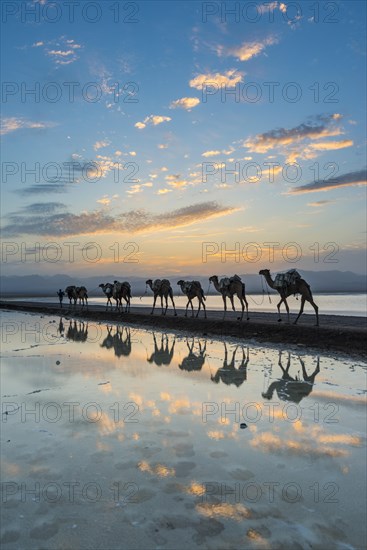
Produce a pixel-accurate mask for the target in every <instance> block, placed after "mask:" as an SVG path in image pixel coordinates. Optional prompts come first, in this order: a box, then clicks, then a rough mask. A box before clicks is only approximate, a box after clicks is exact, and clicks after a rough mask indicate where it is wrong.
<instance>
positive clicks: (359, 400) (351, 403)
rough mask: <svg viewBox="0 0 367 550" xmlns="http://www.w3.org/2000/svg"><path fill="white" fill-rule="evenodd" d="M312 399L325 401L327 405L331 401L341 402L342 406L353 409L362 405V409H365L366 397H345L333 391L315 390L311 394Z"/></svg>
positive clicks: (345, 395)
mask: <svg viewBox="0 0 367 550" xmlns="http://www.w3.org/2000/svg"><path fill="white" fill-rule="evenodd" d="M312 397H314V398H317V399H319V400H325V401H327V402H328V403H331V402H333V401H341V402H342V404H343V405H344V406H346V407H355V406H358V405H363V407H365V406H366V404H367V398H366V396H359V395H347V394H343V393H337V392H334V391H320V390H315V391H314V392H313V393H312Z"/></svg>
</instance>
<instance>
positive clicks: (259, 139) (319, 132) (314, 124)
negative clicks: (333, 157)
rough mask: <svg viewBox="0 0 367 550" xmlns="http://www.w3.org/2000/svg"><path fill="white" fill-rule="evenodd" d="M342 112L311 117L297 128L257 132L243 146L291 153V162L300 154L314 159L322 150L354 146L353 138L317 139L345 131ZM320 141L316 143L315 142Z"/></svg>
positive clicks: (258, 149)
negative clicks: (342, 125)
mask: <svg viewBox="0 0 367 550" xmlns="http://www.w3.org/2000/svg"><path fill="white" fill-rule="evenodd" d="M341 119H342V115H341V114H339V113H334V114H330V115H317V116H315V117H312V118H311V119H310V120H309V121H307V122H304V123H302V124H299V125H298V126H295V127H294V128H276V129H274V130H270V131H269V132H265V133H263V134H257V135H256V136H254V137H250V138H248V139H247V140H245V141H244V142H243V147H245V148H247V149H248V150H249V152H251V153H262V154H264V153H267V152H268V151H272V150H278V151H279V152H280V154H282V155H284V156H286V157H287V162H289V163H293V162H296V161H297V159H298V158H302V159H312V158H315V157H317V156H318V154H319V153H320V152H323V151H331V150H337V149H342V148H345V147H351V146H352V145H353V141H352V140H340V141H322V142H321V141H317V140H320V139H322V138H328V137H335V136H339V135H342V134H344V130H343V128H342V127H341V125H340V120H341ZM313 141H316V143H312V142H313Z"/></svg>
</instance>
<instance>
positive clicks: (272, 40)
mask: <svg viewBox="0 0 367 550" xmlns="http://www.w3.org/2000/svg"><path fill="white" fill-rule="evenodd" d="M277 43H278V39H277V38H276V37H275V36H268V37H267V38H265V39H264V40H262V41H254V42H243V44H241V46H238V47H235V48H227V47H225V46H217V47H216V51H217V54H218V56H219V57H235V58H236V59H238V60H239V61H248V60H249V59H251V58H252V57H256V56H257V55H259V54H260V53H261V52H263V51H264V50H265V48H267V47H268V46H272V45H273V44H277Z"/></svg>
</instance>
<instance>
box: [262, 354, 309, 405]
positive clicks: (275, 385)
mask: <svg viewBox="0 0 367 550" xmlns="http://www.w3.org/2000/svg"><path fill="white" fill-rule="evenodd" d="M298 359H299V362H300V363H301V367H302V376H303V380H301V379H300V378H299V377H298V376H296V377H294V378H293V377H292V376H290V374H289V372H288V371H289V368H290V366H291V354H290V352H288V360H287V366H286V368H284V367H283V364H282V352H281V351H280V352H279V361H278V365H279V367H280V368H281V369H282V372H283V376H282V378H281V379H279V380H276V381H274V382H272V383H271V384H270V386H269V388H268V390H267V391H266V392H265V393H262V396H263V397H264V398H265V399H269V400H270V399H272V397H273V394H274V391H276V393H277V394H278V397H279V399H281V400H282V401H293V403H299V402H300V401H301V400H302V399H303V398H304V397H307V396H308V395H310V393H311V392H312V389H313V385H314V383H315V378H316V376H317V375H318V373H319V372H320V357H317V361H316V368H315V370H314V371H313V373H312V374H311V375H308V374H307V371H306V367H305V363H304V361H303V360H302V359H301V357H299V356H298Z"/></svg>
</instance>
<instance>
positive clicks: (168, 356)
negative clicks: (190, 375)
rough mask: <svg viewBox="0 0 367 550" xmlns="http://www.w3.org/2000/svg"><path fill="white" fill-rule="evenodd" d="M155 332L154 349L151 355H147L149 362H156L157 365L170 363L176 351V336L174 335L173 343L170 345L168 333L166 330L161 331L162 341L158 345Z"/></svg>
mask: <svg viewBox="0 0 367 550" xmlns="http://www.w3.org/2000/svg"><path fill="white" fill-rule="evenodd" d="M152 334H153V341H154V351H153V353H152V354H151V356H150V357H147V361H148V363H154V364H155V365H157V367H161V366H162V365H165V366H168V365H170V363H171V361H172V359H173V355H174V352H175V344H176V337H175V336H174V337H173V343H172V345H171V346H170V345H169V339H168V335H167V334H166V333H165V332H162V333H161V342H160V346H159V347H158V343H157V338H156V335H155V332H153V333H152Z"/></svg>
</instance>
